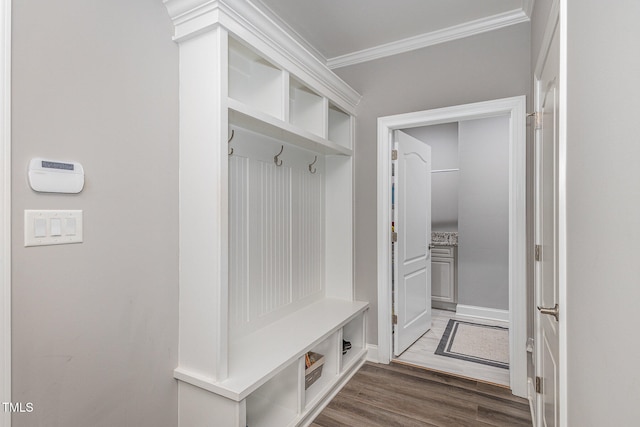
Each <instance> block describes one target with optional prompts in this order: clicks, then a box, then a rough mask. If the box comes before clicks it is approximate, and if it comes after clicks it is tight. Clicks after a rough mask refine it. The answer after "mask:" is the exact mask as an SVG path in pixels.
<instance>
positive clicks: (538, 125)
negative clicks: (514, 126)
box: [527, 111, 542, 129]
mask: <svg viewBox="0 0 640 427" xmlns="http://www.w3.org/2000/svg"><path fill="white" fill-rule="evenodd" d="M527 116H528V117H533V128H534V129H542V113H541V112H539V111H536V112H535V113H530V114H527Z"/></svg>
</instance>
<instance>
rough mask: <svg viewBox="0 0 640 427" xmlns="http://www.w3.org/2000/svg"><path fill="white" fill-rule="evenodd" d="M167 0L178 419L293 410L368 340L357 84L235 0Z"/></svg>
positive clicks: (332, 388) (310, 408) (303, 421)
mask: <svg viewBox="0 0 640 427" xmlns="http://www.w3.org/2000/svg"><path fill="white" fill-rule="evenodd" d="M194 3H198V4H199V3H205V4H204V5H199V6H197V7H195V6H194ZM165 4H166V6H167V9H168V10H169V13H170V15H171V16H172V18H173V22H174V25H175V39H176V41H177V42H178V43H179V46H180V327H179V336H180V338H179V340H180V348H179V366H178V367H177V368H176V369H175V373H174V375H175V378H177V379H178V380H179V421H180V425H181V426H183V427H189V426H203V425H207V426H211V425H220V426H223V425H224V426H238V427H245V426H249V427H285V426H297V425H307V424H309V423H310V422H311V420H312V419H313V417H314V416H315V415H316V414H317V413H318V412H319V411H320V410H321V409H322V407H323V406H324V405H325V404H326V403H328V401H329V400H330V398H331V397H332V396H333V395H334V394H335V393H336V392H337V390H338V389H339V388H340V387H341V386H342V385H343V384H344V383H345V382H346V381H347V380H348V379H349V377H350V376H351V375H353V374H354V373H355V371H356V370H357V369H358V368H359V367H360V366H361V365H362V363H364V361H365V358H366V352H367V350H366V345H365V336H366V334H365V325H366V316H367V313H368V304H367V303H366V302H358V301H354V291H353V241H352V235H353V233H352V229H353V178H352V177H353V160H352V147H353V136H354V119H353V114H354V110H355V106H356V105H357V103H358V102H359V100H360V95H358V94H357V93H356V92H355V91H354V90H353V89H351V88H350V87H349V86H347V85H346V84H345V83H344V82H342V81H341V80H340V79H338V77H336V76H335V75H334V74H333V73H332V72H331V71H329V70H328V69H327V68H326V67H325V66H324V65H322V64H321V63H320V62H319V61H318V60H317V59H316V58H314V57H313V56H312V55H310V54H309V53H308V52H306V51H305V50H304V49H302V48H301V47H300V46H299V45H297V44H296V43H295V42H293V40H291V39H290V38H289V37H288V36H287V35H286V34H285V33H284V32H283V31H282V30H281V29H280V28H278V27H277V26H275V25H274V24H273V23H272V22H271V21H269V20H267V19H265V17H264V16H263V15H261V14H260V13H259V12H258V11H257V10H255V9H254V8H253V6H251V5H250V4H248V3H246V2H241V1H228V2H224V3H219V2H193V1H186V0H169V1H167V2H166V3H165Z"/></svg>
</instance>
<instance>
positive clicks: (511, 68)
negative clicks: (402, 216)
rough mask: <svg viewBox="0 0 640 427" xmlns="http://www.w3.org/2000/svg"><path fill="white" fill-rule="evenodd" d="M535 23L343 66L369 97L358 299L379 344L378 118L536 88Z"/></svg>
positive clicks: (359, 202)
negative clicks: (368, 306) (532, 49)
mask: <svg viewBox="0 0 640 427" xmlns="http://www.w3.org/2000/svg"><path fill="white" fill-rule="evenodd" d="M529 36H530V26H529V24H528V23H524V24H519V25H514V26H511V27H507V28H504V29H501V30H497V31H492V32H488V33H485V34H481V35H478V36H474V37H468V38H465V39H461V40H456V41H453V42H449V43H444V44H440V45H436V46H431V47H428V48H425V49H421V50H417V51H413V52H408V53H405V54H402V55H396V56H393V57H389V58H383V59H379V60H376V61H371V62H366V63H363V64H357V65H353V66H350V67H345V68H340V69H337V70H335V71H336V73H337V74H338V75H339V76H340V77H342V78H343V79H344V80H345V81H346V82H347V83H349V84H350V85H351V86H352V87H354V88H355V89H356V90H358V91H359V92H360V93H361V94H362V95H363V100H362V102H361V105H360V107H359V110H358V117H357V120H356V141H355V145H354V148H355V282H356V298H358V299H360V300H365V301H369V302H371V307H372V308H371V315H370V316H369V327H368V329H367V342H369V343H372V344H376V343H377V342H378V325H377V280H378V279H377V268H376V264H377V258H376V246H377V233H376V221H377V215H376V213H375V212H376V156H377V147H376V141H377V140H376V135H377V134H376V132H377V124H376V120H377V118H378V117H382V116H387V115H392V114H399V113H407V112H411V111H420V110H428V109H431V108H438V107H445V106H451V105H459V104H466V103H470V102H478V101H486V100H491V99H497V98H505V97H510V96H517V95H523V94H524V95H529V93H530V82H531V80H530V37H529Z"/></svg>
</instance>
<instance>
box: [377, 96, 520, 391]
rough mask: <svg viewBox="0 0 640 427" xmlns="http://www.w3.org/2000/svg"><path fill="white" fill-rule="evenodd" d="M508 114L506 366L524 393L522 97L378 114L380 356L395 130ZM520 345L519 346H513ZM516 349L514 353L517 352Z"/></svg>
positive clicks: (387, 298) (387, 350)
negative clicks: (507, 319)
mask: <svg viewBox="0 0 640 427" xmlns="http://www.w3.org/2000/svg"><path fill="white" fill-rule="evenodd" d="M501 115H509V117H510V135H509V325H510V328H509V367H510V372H509V374H510V385H511V391H512V393H513V394H515V395H517V396H521V397H527V350H526V343H527V288H526V284H527V262H526V253H527V247H526V241H527V231H526V97H525V96H524V95H523V96H516V97H511V98H503V99H496V100H492V101H485V102H477V103H472V104H465V105H458V106H453V107H445V108H438V109H433V110H425V111H417V112H413V113H406V114H397V115H393V116H385V117H379V118H378V175H377V197H378V199H377V200H378V201H377V214H378V221H377V231H378V233H377V236H378V242H377V245H378V260H377V261H378V360H379V362H380V363H390V361H391V355H392V353H393V349H392V343H393V340H392V328H391V304H392V295H391V266H390V261H389V260H390V259H391V227H390V226H389V225H390V224H391V147H392V144H393V131H394V130H400V129H408V128H415V127H421V126H430V125H437V124H442V123H451V122H457V121H461V120H473V119H482V118H487V117H496V116H501ZM518 343H520V345H517V344H518ZM515 350H517V351H515Z"/></svg>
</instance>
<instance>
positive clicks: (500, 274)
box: [458, 116, 509, 310]
mask: <svg viewBox="0 0 640 427" xmlns="http://www.w3.org/2000/svg"><path fill="white" fill-rule="evenodd" d="M459 152H460V192H459V200H458V211H459V212H458V221H459V223H458V227H459V228H458V231H459V235H458V303H459V304H463V305H471V306H477V307H485V308H496V309H501V310H508V309H509V117H508V116H501V117H491V118H486V119H479V120H467V121H463V122H460V124H459Z"/></svg>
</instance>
